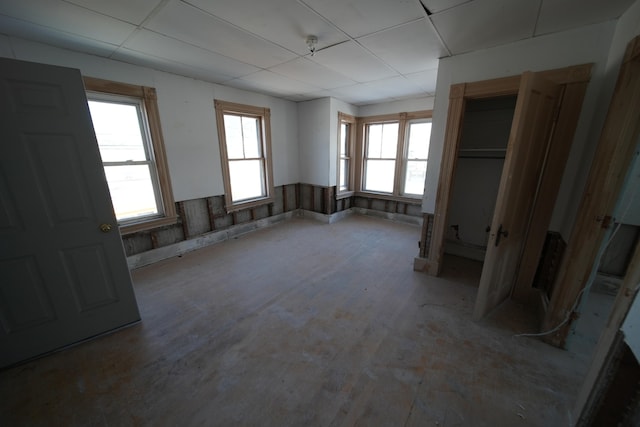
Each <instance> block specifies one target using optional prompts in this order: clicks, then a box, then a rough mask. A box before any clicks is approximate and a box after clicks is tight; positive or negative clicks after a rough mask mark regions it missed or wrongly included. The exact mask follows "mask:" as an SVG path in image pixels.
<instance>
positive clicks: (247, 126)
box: [215, 100, 273, 212]
mask: <svg viewBox="0 0 640 427" xmlns="http://www.w3.org/2000/svg"><path fill="white" fill-rule="evenodd" d="M215 108H216V120H217V124H218V141H219V143H220V154H221V161H222V171H223V179H224V187H225V199H226V209H227V211H228V212H232V211H235V210H239V209H244V208H248V207H252V206H257V205H261V204H265V203H270V202H272V200H273V199H272V197H273V178H272V177H273V172H272V166H271V125H270V110H269V109H268V108H260V107H253V106H250V105H241V104H233V103H230V102H225V101H219V100H216V101H215Z"/></svg>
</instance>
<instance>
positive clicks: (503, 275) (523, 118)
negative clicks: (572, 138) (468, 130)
mask: <svg viewBox="0 0 640 427" xmlns="http://www.w3.org/2000/svg"><path fill="white" fill-rule="evenodd" d="M559 94H560V86H559V85H556V84H554V83H552V82H549V81H547V80H545V79H544V78H542V77H541V76H540V75H538V74H535V73H530V72H528V73H524V74H523V75H522V79H521V83H520V90H519V91H518V101H517V103H516V110H515V113H514V117H513V124H512V127H511V133H510V135H509V144H508V147H507V155H506V158H505V163H504V168H503V172H502V177H501V179H500V186H499V190H498V198H497V200H496V207H495V211H494V216H493V220H492V223H491V233H490V235H489V242H488V246H487V252H486V256H485V262H484V267H483V270H482V276H481V278H480V285H479V289H478V297H477V299H476V305H475V310H474V318H476V319H479V318H482V317H483V316H485V315H486V314H487V313H488V312H489V311H491V310H492V309H493V308H495V307H496V306H497V305H498V304H499V303H501V302H502V301H503V300H504V299H505V298H507V297H508V296H509V294H510V292H511V289H512V287H513V283H514V280H515V275H516V273H517V271H518V265H519V262H520V257H521V255H522V249H523V244H524V241H525V238H526V232H527V228H528V225H529V222H530V219H531V211H532V209H533V204H534V200H535V196H536V193H537V189H538V183H539V179H540V174H541V171H542V167H543V164H544V159H545V154H546V152H547V146H548V141H549V137H550V135H551V132H552V128H553V123H554V112H555V111H556V106H557V103H558V97H559Z"/></svg>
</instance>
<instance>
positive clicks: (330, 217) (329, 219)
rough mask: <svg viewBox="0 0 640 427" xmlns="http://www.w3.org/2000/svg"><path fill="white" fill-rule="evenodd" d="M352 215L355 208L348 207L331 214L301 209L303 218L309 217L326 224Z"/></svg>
mask: <svg viewBox="0 0 640 427" xmlns="http://www.w3.org/2000/svg"><path fill="white" fill-rule="evenodd" d="M350 215H353V209H346V210H344V211H340V212H336V213H333V214H331V215H327V214H322V213H318V212H313V211H308V210H305V209H300V216H302V217H303V218H309V219H312V220H314V221H320V222H322V223H325V224H333V223H335V222H338V221H341V220H343V219H345V218H346V217H348V216H350Z"/></svg>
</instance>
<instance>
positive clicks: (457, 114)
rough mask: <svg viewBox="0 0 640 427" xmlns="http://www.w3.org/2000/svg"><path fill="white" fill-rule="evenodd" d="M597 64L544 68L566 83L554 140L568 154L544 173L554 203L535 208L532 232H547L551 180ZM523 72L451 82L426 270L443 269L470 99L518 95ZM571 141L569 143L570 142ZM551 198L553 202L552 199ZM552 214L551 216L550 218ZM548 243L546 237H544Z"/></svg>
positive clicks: (570, 138) (435, 272)
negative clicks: (454, 188)
mask: <svg viewBox="0 0 640 427" xmlns="http://www.w3.org/2000/svg"><path fill="white" fill-rule="evenodd" d="M592 68H593V64H582V65H575V66H571V67H565V68H559V69H555V70H548V71H542V72H540V74H541V75H542V76H543V77H545V78H546V79H548V80H551V81H552V82H554V83H556V84H559V85H562V86H564V97H563V100H562V104H561V111H560V116H559V118H558V122H557V124H556V131H555V132H554V135H553V138H552V144H554V142H555V144H554V145H557V146H558V148H557V153H555V154H556V155H558V156H560V157H564V161H562V162H558V163H562V168H560V169H561V170H559V171H558V170H557V169H558V168H554V170H553V174H552V173H546V174H545V175H543V182H542V183H541V185H545V186H547V187H549V188H550V191H552V192H553V193H554V194H553V197H552V198H551V197H549V198H547V197H545V198H538V199H539V201H540V202H541V203H542V200H540V199H545V202H547V203H544V204H550V205H551V206H541V207H537V206H536V208H534V209H536V210H538V211H539V212H537V213H538V214H539V215H541V216H542V218H541V220H533V221H532V227H535V230H534V229H531V232H530V233H529V234H530V235H535V234H540V233H544V234H546V231H547V227H548V225H549V222H550V220H551V213H552V212H553V206H554V205H555V198H556V196H557V192H558V186H557V185H555V186H551V185H549V183H547V184H545V182H553V181H554V180H555V179H559V178H558V176H557V174H558V173H559V174H560V177H561V174H562V172H563V170H564V163H565V161H566V157H568V154H569V150H570V148H571V143H572V142H573V136H574V133H575V129H576V127H577V124H578V118H579V115H580V114H579V113H580V110H581V107H582V101H583V99H584V94H585V92H586V87H587V84H588V82H589V80H590V79H591V70H592ZM520 78H521V76H520V75H517V76H510V77H503V78H498V79H492V80H484V81H479V82H472V83H458V84H453V85H451V88H450V92H449V111H448V115H447V125H446V131H445V138H444V151H443V154H442V162H441V164H440V177H439V179H438V190H437V193H436V203H435V212H434V219H433V231H432V235H431V242H430V246H429V253H428V259H427V262H426V263H424V271H426V272H427V273H429V274H431V275H434V276H437V275H439V274H440V272H441V270H442V260H443V255H444V235H445V231H446V227H447V218H448V215H449V206H450V204H451V197H452V194H453V179H454V177H455V172H456V167H457V156H458V148H459V146H460V139H461V137H462V125H463V120H464V110H465V105H466V102H467V101H468V100H472V99H483V98H494V97H498V96H509V95H517V94H518V89H519V87H520ZM562 142H564V144H562ZM567 142H568V143H567ZM550 200H552V201H553V203H548V202H549V201H550ZM546 217H548V218H546ZM542 243H544V240H543V241H542Z"/></svg>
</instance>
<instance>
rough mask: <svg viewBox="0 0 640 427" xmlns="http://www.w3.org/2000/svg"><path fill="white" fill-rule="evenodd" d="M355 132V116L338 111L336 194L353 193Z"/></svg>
mask: <svg viewBox="0 0 640 427" xmlns="http://www.w3.org/2000/svg"><path fill="white" fill-rule="evenodd" d="M355 133H356V118H355V117H353V116H349V115H347V114H344V113H338V181H337V192H336V193H337V195H338V196H348V195H351V194H352V193H353V175H354V173H353V163H352V159H353V153H354V142H355V139H356V138H355Z"/></svg>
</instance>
